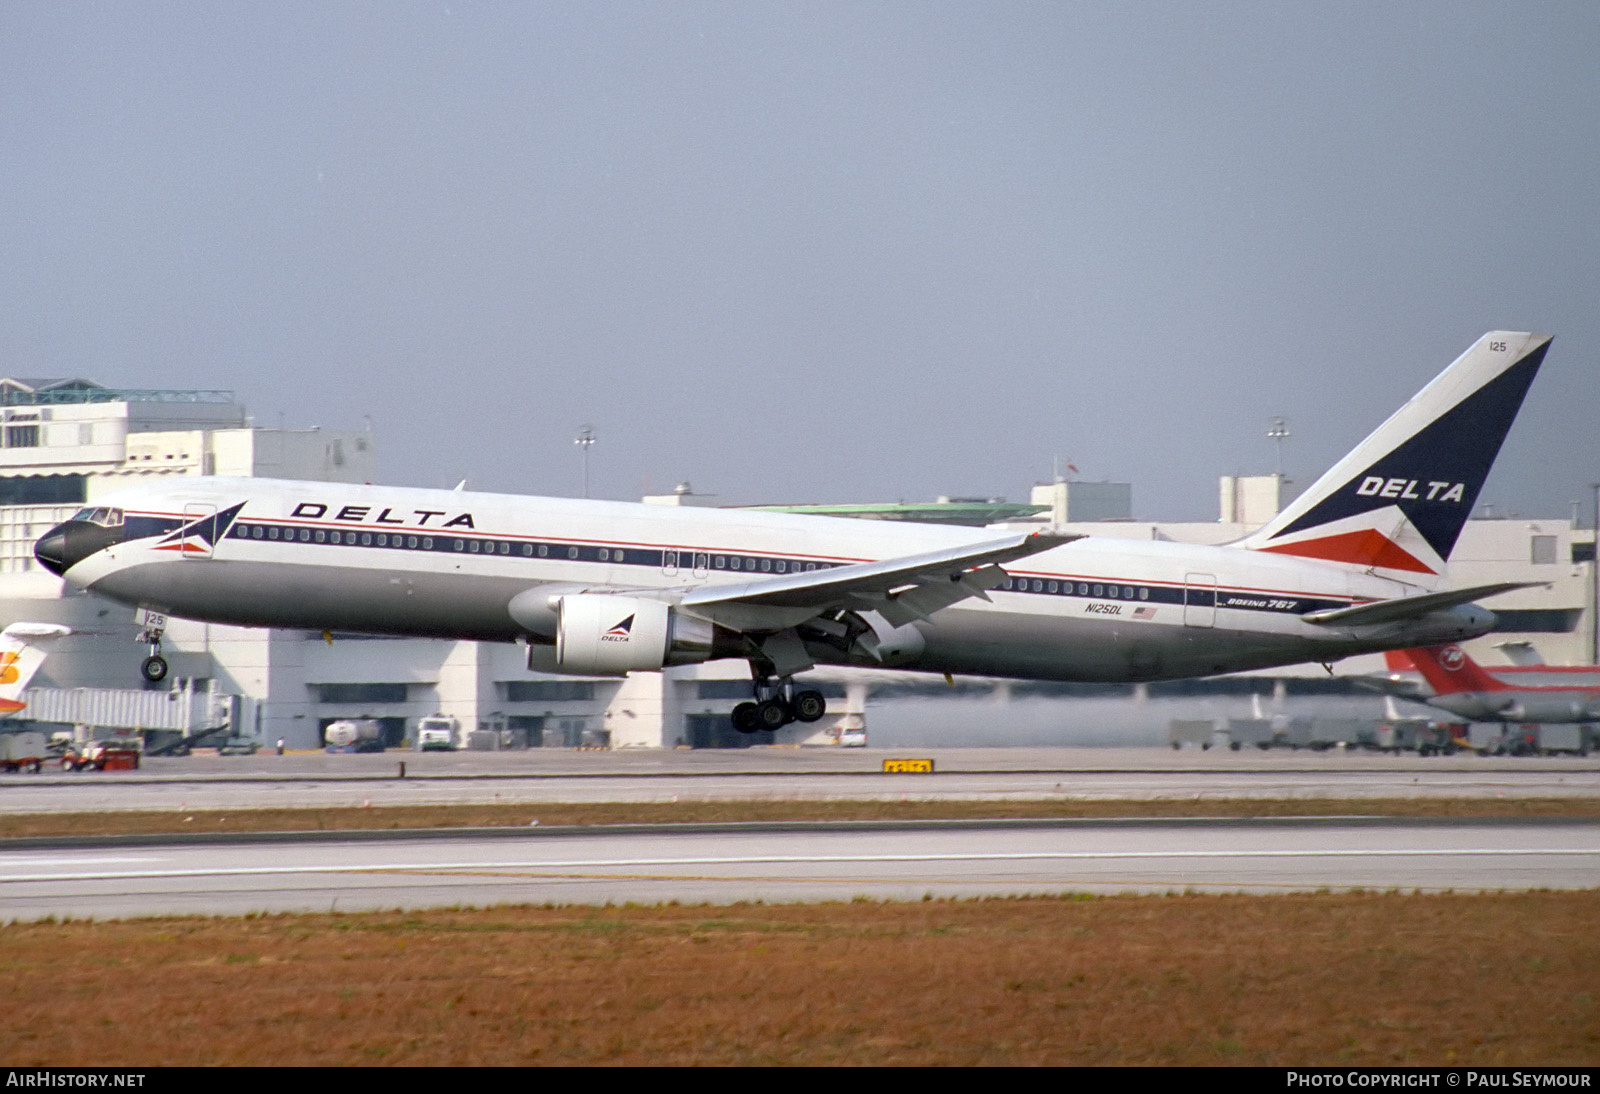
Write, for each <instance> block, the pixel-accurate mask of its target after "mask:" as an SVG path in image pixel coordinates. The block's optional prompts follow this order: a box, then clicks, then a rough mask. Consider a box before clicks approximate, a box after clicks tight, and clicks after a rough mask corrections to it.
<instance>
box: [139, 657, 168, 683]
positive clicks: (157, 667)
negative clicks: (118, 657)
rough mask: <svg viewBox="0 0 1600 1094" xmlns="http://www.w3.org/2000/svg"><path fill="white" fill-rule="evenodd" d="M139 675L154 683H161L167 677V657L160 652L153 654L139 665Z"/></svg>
mask: <svg viewBox="0 0 1600 1094" xmlns="http://www.w3.org/2000/svg"><path fill="white" fill-rule="evenodd" d="M139 675H141V676H143V677H144V678H145V679H146V680H148V681H150V682H151V683H152V684H159V683H161V681H163V680H165V679H166V678H167V659H166V658H165V657H162V656H161V655H160V654H158V653H157V654H151V655H150V656H149V657H146V658H145V659H144V663H143V664H141V665H140V666H139Z"/></svg>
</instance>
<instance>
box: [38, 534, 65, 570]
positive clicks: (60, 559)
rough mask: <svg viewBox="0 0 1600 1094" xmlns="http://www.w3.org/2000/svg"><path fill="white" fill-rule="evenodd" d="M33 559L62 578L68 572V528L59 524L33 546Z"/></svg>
mask: <svg viewBox="0 0 1600 1094" xmlns="http://www.w3.org/2000/svg"><path fill="white" fill-rule="evenodd" d="M33 557H34V558H36V559H38V560H39V565H41V566H43V567H44V568H45V569H46V570H49V571H50V572H51V573H53V574H55V575H56V576H57V577H60V576H61V575H62V574H64V573H66V572H67V566H68V565H69V563H68V562H67V526H66V525H65V524H58V525H56V526H55V527H54V528H52V529H50V531H48V532H46V533H45V534H44V535H43V536H41V537H39V542H38V543H35V544H34V545H33Z"/></svg>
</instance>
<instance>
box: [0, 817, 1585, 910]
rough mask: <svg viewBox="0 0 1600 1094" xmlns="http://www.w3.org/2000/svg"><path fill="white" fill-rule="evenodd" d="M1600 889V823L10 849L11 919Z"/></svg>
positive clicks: (1038, 826) (3, 896) (1059, 828)
mask: <svg viewBox="0 0 1600 1094" xmlns="http://www.w3.org/2000/svg"><path fill="white" fill-rule="evenodd" d="M1596 885H1600V825H1595V824H1583V823H1568V822H1552V823H1530V822H1490V823H1482V822H1480V823H1469V824H1457V823H1452V824H1441V823H1427V822H1390V821H1379V822H1364V821H1360V820H1353V819H1348V820H1337V819H1329V820H1321V821H1134V822H1105V821H1092V822H1071V821H1069V822H1042V823H1041V822H1032V821H1029V822H1012V823H991V822H955V823H952V822H942V823H941V822H930V823H921V824H909V823H908V824H893V825H873V824H856V825H849V824H844V825H841V824H829V825H814V826H813V825H750V826H705V827H700V826H692V827H688V828H686V829H683V830H676V831H670V832H668V831H663V830H662V829H659V828H642V829H640V830H636V831H617V830H597V829H569V830H559V829H548V830H545V831H538V830H513V831H511V832H509V833H508V832H507V831H505V830H498V831H495V832H474V833H468V834H460V833H453V834H450V835H448V836H438V837H434V838H417V837H415V836H411V835H407V836H401V837H396V838H384V839H365V840H352V839H299V838H293V837H288V838H281V839H263V840H255V841H242V842H236V843H220V844H219V843H207V844H196V843H193V842H184V841H182V840H176V839H175V840H173V841H171V842H165V843H147V844H144V845H134V846H117V845H115V844H111V843H107V842H101V843H98V844H83V843H74V844H70V845H69V844H66V843H63V844H62V845H58V846H48V847H39V846H35V847H32V848H28V849H22V850H13V849H7V850H0V920H3V921H16V920H33V919H39V918H42V917H45V916H57V917H60V916H72V917H74V918H82V917H89V918H96V919H108V918H124V917H129V916H150V915H163V914H183V913H193V914H208V915H216V914H222V915H238V914H244V913H248V912H326V911H360V910H371V909H396V908H408V909H409V908H426V907H441V906H455V905H471V906H490V905H499V904H512V903H515V904H522V903H536V904H542V903H546V902H550V903H557V904H607V903H611V904H620V903H624V902H628V901H634V902H641V903H658V902H664V901H669V900H677V901H682V902H693V903H700V902H710V903H729V902H734V901H745V900H763V901H808V902H809V901H828V900H850V899H852V898H855V897H867V898H871V899H883V900H916V899H920V898H921V897H923V896H934V897H975V896H985V895H989V896H997V895H1016V894H1028V893H1062V892H1100V893H1104V892H1166V891H1175V890H1176V891H1181V890H1190V889H1193V890H1206V891H1242V892H1283V891H1291V890H1308V889H1321V888H1330V889H1347V888H1371V889H1385V890H1387V889H1399V890H1404V891H1413V890H1440V889H1454V890H1500V889H1530V888H1591V887H1594V886H1596Z"/></svg>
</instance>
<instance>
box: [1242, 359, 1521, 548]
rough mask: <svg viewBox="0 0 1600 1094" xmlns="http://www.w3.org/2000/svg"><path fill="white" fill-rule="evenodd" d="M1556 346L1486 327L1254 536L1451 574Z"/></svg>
mask: <svg viewBox="0 0 1600 1094" xmlns="http://www.w3.org/2000/svg"><path fill="white" fill-rule="evenodd" d="M1549 347H1550V339H1549V337H1548V336H1545V335H1533V334H1527V335H1508V334H1505V333H1503V332H1498V331H1497V332H1491V333H1490V334H1486V335H1484V336H1483V337H1482V338H1480V339H1479V340H1478V341H1477V342H1476V343H1475V344H1474V345H1473V346H1472V348H1470V349H1469V350H1467V352H1466V353H1464V354H1462V355H1461V357H1459V358H1457V360H1456V362H1455V364H1454V365H1452V366H1451V367H1450V368H1449V369H1446V370H1445V371H1444V372H1443V373H1441V374H1440V375H1439V376H1437V377H1435V378H1434V380H1433V382H1431V383H1430V384H1428V385H1427V386H1426V387H1424V388H1423V389H1422V390H1421V391H1420V392H1418V393H1417V395H1416V396H1415V397H1414V398H1413V399H1412V400H1411V401H1410V402H1409V403H1407V404H1406V405H1405V406H1403V407H1401V408H1400V410H1398V411H1397V412H1395V414H1393V415H1392V416H1391V417H1390V418H1389V420H1388V421H1386V422H1384V423H1383V424H1382V425H1381V426H1379V427H1378V429H1377V430H1376V431H1375V432H1374V433H1372V435H1371V436H1369V437H1368V438H1367V439H1366V440H1365V441H1363V442H1362V443H1361V444H1360V445H1359V446H1357V447H1356V448H1355V450H1353V451H1352V452H1351V453H1350V454H1349V455H1348V456H1346V457H1345V458H1344V459H1342V460H1340V461H1339V462H1338V463H1337V464H1336V465H1334V467H1333V468H1332V469H1330V470H1329V471H1328V472H1327V473H1326V474H1325V475H1323V476H1322V477H1321V478H1320V479H1318V480H1317V481H1316V482H1315V483H1313V484H1312V486H1311V488H1310V489H1309V490H1307V491H1306V492H1305V493H1304V494H1303V495H1301V496H1300V497H1299V498H1296V499H1295V501H1294V502H1293V503H1291V504H1290V505H1289V506H1288V507H1287V508H1286V509H1284V511H1283V512H1282V513H1280V514H1279V515H1278V516H1277V517H1276V518H1274V519H1273V520H1272V521H1270V522H1268V523H1267V525H1266V526H1265V527H1263V528H1262V529H1260V530H1259V531H1258V532H1255V533H1253V534H1252V535H1250V536H1249V537H1247V539H1246V540H1245V546H1248V547H1251V548H1254V549H1255V550H1259V551H1269V552H1274V553H1277V554H1286V555H1296V556H1299V557H1300V558H1311V559H1319V560H1322V561H1326V562H1336V563H1343V564H1345V565H1349V566H1360V567H1371V568H1373V569H1379V570H1394V571H1398V572H1400V573H1405V574H1420V575H1426V577H1430V578H1431V577H1435V576H1437V575H1439V574H1442V573H1443V572H1444V568H1445V561H1446V560H1447V559H1449V557H1450V552H1451V551H1452V550H1453V549H1454V548H1455V545H1456V540H1457V539H1458V538H1459V537H1460V535H1461V529H1462V526H1463V525H1465V524H1466V522H1467V518H1468V517H1469V516H1470V515H1471V513H1472V507H1473V505H1474V504H1475V503H1476V502H1477V499H1478V493H1479V491H1481V490H1482V489H1483V484H1484V480H1485V479H1487V478H1488V476H1489V468H1490V467H1491V466H1492V465H1493V463H1494V458H1495V455H1496V454H1497V453H1498V452H1499V451H1500V445H1501V443H1502V442H1503V441H1504V440H1505V436H1506V433H1507V431H1508V430H1509V429H1510V428H1511V422H1512V420H1513V419H1514V418H1515V417H1516V414H1517V408H1518V407H1520V406H1521V405H1522V400H1523V397H1524V396H1525V395H1526V394H1527V392H1528V386H1529V385H1530V384H1531V383H1532V382H1533V378H1534V376H1535V374H1537V373H1538V371H1539V365H1540V364H1541V363H1542V362H1543V361H1544V356H1545V352H1546V350H1548V349H1549Z"/></svg>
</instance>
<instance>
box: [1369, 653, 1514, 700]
mask: <svg viewBox="0 0 1600 1094" xmlns="http://www.w3.org/2000/svg"><path fill="white" fill-rule="evenodd" d="M1386 657H1387V658H1388V661H1389V667H1390V668H1391V669H1394V668H1396V667H1404V668H1409V667H1415V668H1416V670H1417V671H1418V672H1420V673H1422V677H1423V679H1425V680H1427V681H1428V686H1429V687H1431V688H1433V690H1434V692H1435V693H1436V694H1439V695H1452V694H1454V693H1456V692H1461V691H1504V690H1506V685H1505V684H1503V683H1501V682H1500V681H1499V680H1496V679H1495V678H1494V677H1493V676H1490V675H1489V674H1488V673H1487V672H1485V671H1484V670H1483V666H1482V665H1480V664H1478V663H1477V662H1476V661H1474V660H1473V659H1472V658H1470V657H1468V656H1467V654H1466V651H1465V650H1463V649H1462V648H1461V647H1460V646H1453V645H1452V646H1429V647H1427V648H1426V649H1418V650H1397V651H1394V652H1392V653H1389V654H1387V655H1386ZM1396 662H1401V663H1402V664H1401V665H1399V666H1397V665H1396ZM1404 662H1409V665H1406V664H1404Z"/></svg>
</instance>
